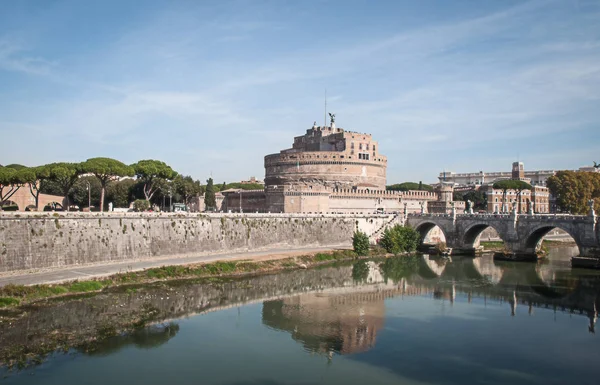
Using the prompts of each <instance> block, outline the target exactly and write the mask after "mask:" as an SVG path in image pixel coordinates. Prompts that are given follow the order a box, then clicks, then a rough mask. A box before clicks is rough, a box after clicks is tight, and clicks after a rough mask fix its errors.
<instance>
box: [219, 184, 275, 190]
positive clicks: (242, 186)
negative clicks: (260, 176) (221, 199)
mask: <svg viewBox="0 0 600 385" xmlns="http://www.w3.org/2000/svg"><path fill="white" fill-rule="evenodd" d="M230 188H234V189H242V190H264V189H265V186H264V185H262V184H259V183H239V182H234V183H228V184H227V185H225V186H222V187H221V191H223V190H227V189H230Z"/></svg>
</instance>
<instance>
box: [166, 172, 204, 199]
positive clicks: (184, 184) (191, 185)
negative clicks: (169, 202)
mask: <svg viewBox="0 0 600 385" xmlns="http://www.w3.org/2000/svg"><path fill="white" fill-rule="evenodd" d="M173 184H174V185H175V191H176V192H177V193H178V194H179V195H180V196H181V199H182V200H183V203H185V205H186V206H187V205H189V203H190V199H192V198H193V197H195V196H198V195H200V194H201V193H202V186H201V185H200V181H199V180H194V179H193V178H192V177H191V176H189V175H188V176H181V175H178V176H177V177H176V178H175V179H174V180H173Z"/></svg>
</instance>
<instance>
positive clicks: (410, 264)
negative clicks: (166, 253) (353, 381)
mask: <svg viewBox="0 0 600 385" xmlns="http://www.w3.org/2000/svg"><path fill="white" fill-rule="evenodd" d="M562 265H563V267H564V268H563V269H561V264H560V263H559V264H556V265H553V264H549V263H545V264H522V263H511V262H499V261H494V259H493V257H491V256H485V257H481V258H455V259H454V260H452V259H446V258H433V257H430V256H425V255H424V256H421V257H417V258H403V259H402V258H400V259H389V260H386V261H384V262H383V263H382V264H375V263H373V262H362V261H359V262H357V263H355V264H354V266H353V272H354V274H353V275H354V276H355V277H356V270H359V271H363V272H364V273H363V276H364V282H365V283H366V285H358V286H351V287H345V288H332V289H326V290H322V291H319V292H314V293H307V294H301V295H298V296H292V297H287V298H283V299H277V300H272V301H265V302H264V304H263V308H262V317H263V324H265V325H267V326H268V327H270V328H273V329H276V330H281V331H285V332H288V333H290V335H291V337H292V338H293V339H294V340H295V341H297V342H298V343H300V344H302V346H303V347H304V349H305V350H307V351H309V352H311V353H317V354H323V355H326V356H327V357H328V358H329V359H331V358H332V357H333V354H334V353H337V354H342V355H344V354H353V353H360V352H364V351H367V350H369V349H370V348H373V347H374V346H375V343H376V339H377V333H378V332H380V331H381V330H382V329H383V327H384V320H385V300H386V299H388V298H393V297H406V296H431V298H432V299H434V300H440V301H448V302H449V303H450V304H451V305H452V304H454V302H455V300H456V297H457V295H463V296H465V297H466V302H467V303H471V302H472V301H473V300H475V299H483V301H484V303H485V302H487V301H494V302H499V303H501V304H506V305H507V312H510V314H511V316H517V314H518V312H517V307H518V306H519V305H521V306H523V307H525V308H526V309H527V311H526V312H525V314H528V315H532V314H533V313H534V309H535V308H544V309H552V310H554V311H555V312H557V311H560V312H568V313H571V314H576V315H580V316H584V317H587V318H588V319H589V323H588V330H589V332H591V333H594V332H595V325H596V321H597V318H598V312H597V309H598V306H599V305H600V298H599V295H600V275H598V274H594V273H592V274H591V275H587V276H581V275H579V274H576V273H573V272H572V270H571V269H570V267H569V266H568V260H567V261H565V263H564V264H562ZM365 267H366V269H365ZM373 277H380V279H379V280H374V279H373ZM359 280H360V279H359Z"/></svg>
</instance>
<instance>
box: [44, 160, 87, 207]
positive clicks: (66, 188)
mask: <svg viewBox="0 0 600 385" xmlns="http://www.w3.org/2000/svg"><path fill="white" fill-rule="evenodd" d="M44 169H45V170H44V172H45V173H46V174H47V180H48V182H49V183H45V185H44V186H40V187H41V188H40V190H46V189H48V188H49V187H50V185H51V184H52V183H54V184H56V185H57V186H58V187H59V188H60V191H61V193H62V195H64V197H65V198H66V200H67V202H66V203H67V211H69V207H70V206H71V205H70V203H69V192H70V191H71V188H72V187H73V185H74V184H75V182H77V180H78V179H79V176H80V175H81V173H82V172H83V170H82V167H81V163H65V162H59V163H51V164H47V165H46V166H44ZM86 202H87V200H86Z"/></svg>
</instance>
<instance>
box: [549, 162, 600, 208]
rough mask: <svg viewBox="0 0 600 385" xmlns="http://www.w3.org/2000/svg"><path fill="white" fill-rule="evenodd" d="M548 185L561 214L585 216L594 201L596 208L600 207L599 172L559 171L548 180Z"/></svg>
mask: <svg viewBox="0 0 600 385" xmlns="http://www.w3.org/2000/svg"><path fill="white" fill-rule="evenodd" d="M594 164H596V163H595V162H594ZM546 185H547V186H548V189H549V190H550V193H551V194H552V196H553V197H554V199H555V203H556V208H557V209H558V210H559V211H561V212H567V213H571V214H581V215H585V214H587V213H588V212H589V210H590V207H589V203H588V202H589V201H590V200H593V201H594V207H596V208H599V207H600V173H598V172H586V171H559V172H557V173H556V175H553V176H551V177H550V178H548V180H547V181H546Z"/></svg>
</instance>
